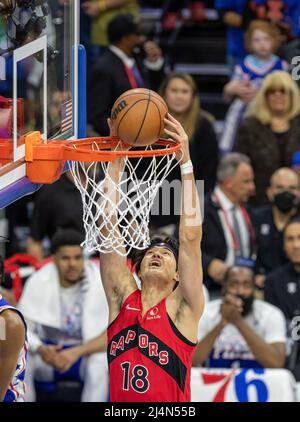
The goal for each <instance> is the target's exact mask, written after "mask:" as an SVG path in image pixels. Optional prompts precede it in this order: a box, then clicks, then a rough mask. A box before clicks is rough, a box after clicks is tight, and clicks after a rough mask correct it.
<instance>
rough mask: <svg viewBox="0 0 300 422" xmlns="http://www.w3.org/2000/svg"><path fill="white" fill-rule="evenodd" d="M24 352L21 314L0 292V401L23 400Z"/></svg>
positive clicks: (24, 342) (24, 328)
mask: <svg viewBox="0 0 300 422" xmlns="http://www.w3.org/2000/svg"><path fill="white" fill-rule="evenodd" d="M2 275H3V274H2ZM0 277H1V275H0ZM1 279H2V277H1ZM0 285H1V280H0ZM26 353H27V339H26V324H25V321H24V319H23V316H22V315H21V313H20V312H19V311H18V310H17V309H15V308H14V307H13V306H11V305H9V303H8V302H6V301H5V300H4V299H3V297H2V296H1V294H0V402H2V401H4V402H22V401H24V395H25V384H24V376H25V367H26Z"/></svg>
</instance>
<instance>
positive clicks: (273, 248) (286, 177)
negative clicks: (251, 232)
mask: <svg viewBox="0 0 300 422" xmlns="http://www.w3.org/2000/svg"><path fill="white" fill-rule="evenodd" d="M267 196H268V199H269V204H268V205H265V206H263V207H260V208H258V209H256V210H254V212H253V222H254V225H255V229H256V239H257V271H258V273H259V274H260V276H257V278H256V284H257V285H258V286H259V287H263V285H264V279H265V275H266V274H268V273H269V272H270V271H272V270H274V269H276V268H277V267H280V266H281V265H283V264H285V263H286V262H287V258H286V256H285V253H284V250H283V230H284V228H285V226H286V224H287V223H288V222H289V220H290V219H291V218H292V217H293V216H294V215H296V214H298V213H299V198H300V179H299V176H298V175H297V173H296V172H295V171H294V170H292V169H289V168H285V167H283V168H280V169H278V170H276V171H275V172H274V173H273V175H272V177H271V180H270V186H269V188H268V189H267Z"/></svg>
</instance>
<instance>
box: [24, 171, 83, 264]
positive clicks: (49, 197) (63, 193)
mask: <svg viewBox="0 0 300 422" xmlns="http://www.w3.org/2000/svg"><path fill="white" fill-rule="evenodd" d="M82 218H83V209H82V200H81V196H80V192H79V190H78V189H77V187H76V186H75V184H74V181H73V177H72V174H71V172H66V173H64V174H63V175H62V176H61V178H60V179H59V180H58V181H56V182H55V183H53V184H51V185H45V186H43V187H42V188H41V190H40V191H39V192H38V193H37V196H36V201H35V203H34V210H33V216H32V224H31V229H30V237H29V238H28V244H27V252H28V253H29V254H31V255H33V256H35V257H36V258H37V259H39V260H42V259H43V257H44V256H45V255H47V250H44V244H45V242H43V241H45V240H46V239H48V242H49V240H50V239H51V238H52V236H53V235H54V233H55V232H56V231H57V230H58V229H59V228H66V227H69V228H74V229H76V230H77V231H80V232H81V233H84V227H83V221H82Z"/></svg>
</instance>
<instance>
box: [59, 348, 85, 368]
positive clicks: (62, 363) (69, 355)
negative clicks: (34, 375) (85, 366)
mask: <svg viewBox="0 0 300 422" xmlns="http://www.w3.org/2000/svg"><path fill="white" fill-rule="evenodd" d="M80 357H81V349H80V347H70V348H68V349H64V350H62V351H60V352H59V354H58V356H57V359H56V362H55V366H56V369H57V370H58V371H59V372H66V371H68V370H69V369H70V368H71V366H73V365H74V363H75V362H76V361H77V360H78V359H79V358H80Z"/></svg>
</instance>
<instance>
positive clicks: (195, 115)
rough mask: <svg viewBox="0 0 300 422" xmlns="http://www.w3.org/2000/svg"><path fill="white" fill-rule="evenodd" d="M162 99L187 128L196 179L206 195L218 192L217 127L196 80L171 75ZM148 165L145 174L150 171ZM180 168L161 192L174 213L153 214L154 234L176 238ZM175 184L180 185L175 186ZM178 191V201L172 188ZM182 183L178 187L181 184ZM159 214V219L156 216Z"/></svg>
mask: <svg viewBox="0 0 300 422" xmlns="http://www.w3.org/2000/svg"><path fill="white" fill-rule="evenodd" d="M159 93H160V95H161V96H162V97H163V98H164V100H165V101H166V103H167V105H168V109H169V112H170V113H171V114H172V115H173V116H174V117H175V118H176V119H177V120H178V121H179V122H180V123H181V124H182V125H183V128H184V129H185V131H186V133H187V134H188V136H189V140H190V141H189V142H190V144H189V145H190V155H191V160H192V163H193V166H194V174H195V179H196V180H197V181H202V180H203V181H204V191H205V192H209V191H210V190H212V189H213V188H214V185H215V180H216V170H217V164H218V155H219V154H218V141H217V136H216V133H215V131H214V127H213V117H212V116H211V115H210V114H209V113H207V112H205V111H204V110H202V109H201V108H200V101H199V97H198V90H197V86H196V83H195V81H194V79H193V78H192V77H191V76H190V75H188V74H186V73H180V72H174V73H171V74H169V75H168V76H167V77H166V78H165V79H164V81H163V82H162V84H161V87H160V90H159ZM146 165H147V162H145V163H144V166H143V169H142V170H141V171H146V169H145V168H144V167H145V166H146ZM180 180H181V175H180V168H179V167H175V169H174V170H173V171H172V172H171V173H170V174H169V175H168V176H167V180H166V182H164V184H163V185H162V188H161V189H160V190H159V193H158V195H157V198H162V201H161V202H162V203H164V198H165V197H164V189H165V188H166V189H168V194H170V199H169V201H168V202H167V206H168V207H169V211H170V212H168V213H167V212H165V211H166V210H164V209H163V210H162V211H164V212H162V213H159V214H158V213H154V212H152V214H151V218H150V224H151V232H153V233H157V232H158V231H159V232H162V233H164V234H169V235H173V234H174V230H175V228H176V224H178V222H179V214H180V200H179V199H180V195H179V192H180ZM174 181H175V183H176V184H174ZM167 182H168V183H170V184H172V187H174V190H176V186H178V194H177V191H176V192H175V194H174V200H173V197H172V195H171V189H169V186H170V185H169V184H167ZM177 182H178V184H177ZM156 214H158V215H156Z"/></svg>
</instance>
